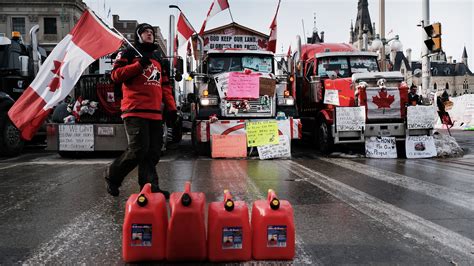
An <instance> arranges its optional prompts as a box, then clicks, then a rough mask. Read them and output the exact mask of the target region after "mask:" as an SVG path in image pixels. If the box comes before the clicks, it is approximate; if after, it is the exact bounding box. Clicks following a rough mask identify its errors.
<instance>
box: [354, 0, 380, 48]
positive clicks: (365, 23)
mask: <svg viewBox="0 0 474 266" xmlns="http://www.w3.org/2000/svg"><path fill="white" fill-rule="evenodd" d="M364 33H365V34H367V43H368V45H369V46H370V44H371V43H372V41H373V40H374V39H375V23H374V24H372V21H371V20H370V14H369V3H368V0H359V2H358V4H357V18H356V22H355V26H354V25H353V24H352V22H351V29H350V36H349V43H350V44H352V45H353V46H354V47H355V48H357V49H359V50H365V49H367V47H365V48H364Z"/></svg>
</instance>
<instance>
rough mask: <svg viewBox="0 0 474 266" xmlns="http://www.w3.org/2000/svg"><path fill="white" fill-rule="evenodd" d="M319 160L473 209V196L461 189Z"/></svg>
mask: <svg viewBox="0 0 474 266" xmlns="http://www.w3.org/2000/svg"><path fill="white" fill-rule="evenodd" d="M319 160H321V161H324V162H328V163H331V164H334V165H337V166H340V167H343V168H346V169H348V170H351V171H353V172H357V173H360V174H363V175H367V176H369V177H371V178H375V179H378V180H380V181H384V182H387V183H390V184H393V185H396V186H399V187H403V188H406V189H409V190H412V191H416V192H418V193H420V194H424V195H427V196H430V197H432V198H435V199H438V200H441V201H444V202H447V203H450V204H453V205H456V206H459V207H462V208H465V209H468V210H470V211H474V197H472V195H469V194H467V193H463V192H461V191H457V190H453V189H450V188H446V187H443V186H440V185H436V184H432V183H429V182H425V181H421V180H419V179H416V178H412V177H408V176H404V175H400V174H397V173H392V172H389V171H386V170H382V169H379V168H376V167H372V166H369V165H365V164H361V163H357V162H353V161H349V160H344V159H328V158H322V157H321V158H319Z"/></svg>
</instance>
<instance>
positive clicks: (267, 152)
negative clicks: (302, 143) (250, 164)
mask: <svg viewBox="0 0 474 266" xmlns="http://www.w3.org/2000/svg"><path fill="white" fill-rule="evenodd" d="M279 141H280V143H278V144H271V145H264V146H258V147H257V150H258V157H259V158H260V160H265V159H272V158H290V157H291V146H290V140H289V138H288V136H286V135H281V136H279Z"/></svg>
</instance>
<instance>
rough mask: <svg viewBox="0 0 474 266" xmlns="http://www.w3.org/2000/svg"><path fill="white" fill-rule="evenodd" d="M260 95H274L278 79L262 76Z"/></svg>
mask: <svg viewBox="0 0 474 266" xmlns="http://www.w3.org/2000/svg"><path fill="white" fill-rule="evenodd" d="M259 81H260V95H268V96H270V97H273V95H274V94H275V88H276V81H275V80H274V79H269V78H262V77H261V78H260V80H259Z"/></svg>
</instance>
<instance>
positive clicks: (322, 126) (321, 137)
mask: <svg viewBox="0 0 474 266" xmlns="http://www.w3.org/2000/svg"><path fill="white" fill-rule="evenodd" d="M318 142H319V143H318V144H319V151H321V153H323V154H329V153H331V152H332V150H333V147H334V139H333V137H332V133H331V130H330V127H329V125H328V124H327V123H326V121H324V120H319V123H318Z"/></svg>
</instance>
